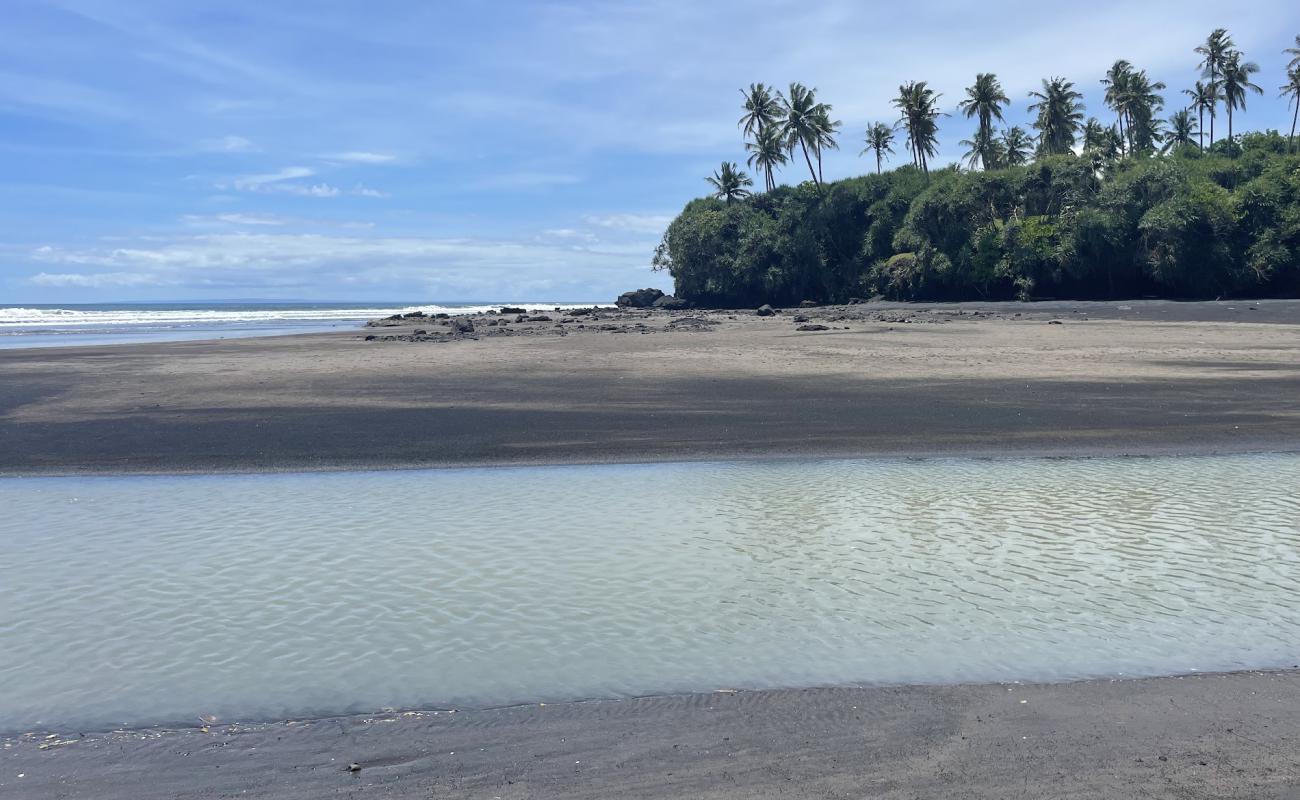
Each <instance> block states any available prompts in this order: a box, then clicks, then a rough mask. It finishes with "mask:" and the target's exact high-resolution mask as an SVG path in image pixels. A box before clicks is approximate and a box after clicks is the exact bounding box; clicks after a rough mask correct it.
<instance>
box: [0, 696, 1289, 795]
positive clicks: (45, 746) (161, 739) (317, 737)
mask: <svg viewBox="0 0 1300 800" xmlns="http://www.w3.org/2000/svg"><path fill="white" fill-rule="evenodd" d="M1298 693H1300V672H1296V671H1290V672H1242V673H1232V674H1222V675H1195V676H1185V677H1173V678H1148V679H1139V680H1098V681H1084V682H1079V683H1069V684H1057V685H1019V684H1009V685H973V686H914V687H893V688H863V689H854V688H841V689H805V690H777V691H762V692H740V693H732V692H713V693H705V694H692V695H671V696H664V697H648V698H640V699H633V700H620V701H597V702H587V703H562V704H555V705H530V706H517V707H511V708H503V709H491V710H482V711H460V712H458V713H446V712H445V711H443V712H440V713H434V712H407V713H385V714H375V715H364V716H355V717H340V718H330V719H320V720H308V721H295V722H280V723H259V724H223V723H221V722H217V723H213V724H210V725H209V726H207V729H206V730H204V729H201V728H197V727H196V728H187V729H171V730H158V729H145V730H137V731H122V732H113V733H105V734H87V735H81V734H78V733H74V732H59V734H58V735H57V736H55V737H54V738H46V735H45V734H39V735H30V736H16V737H9V738H6V739H4V741H3V750H0V793H3V794H4V796H5V797H13V798H18V799H19V800H25V799H26V798H33V800H34V799H35V798H42V799H43V800H44V799H45V798H92V797H93V798H105V799H107V800H111V799H112V798H123V799H124V800H125V798H164V797H167V798H171V797H193V798H208V797H214V798H215V797H228V796H236V795H237V796H240V797H267V798H271V797H274V798H317V797H323V796H334V795H342V796H366V797H384V798H406V797H411V798H415V797H458V798H461V797H463V798H527V797H578V798H583V797H590V798H605V797H611V796H620V797H633V798H640V797H645V798H661V797H699V798H749V797H827V798H831V797H835V798H838V797H862V796H869V797H881V798H900V799H901V798H915V797H970V798H1006V797H1016V796H1023V797H1034V798H1048V797H1053V798H1054V797H1088V798H1116V799H1118V798H1125V799H1127V798H1132V797H1161V798H1163V797H1170V798H1173V797H1178V798H1183V797H1216V798H1278V800H1282V798H1294V797H1296V796H1297V793H1298V792H1300V754H1297V751H1296V747H1295V743H1296V741H1297V740H1298V739H1300V714H1298V713H1296V711H1297V708H1296V699H1295V698H1296V697H1297V694H1298ZM354 763H355V764H356V765H357V766H358V767H360V769H359V770H357V771H350V770H349V766H350V765H351V764H354ZM19 775H21V776H22V777H17V776H19Z"/></svg>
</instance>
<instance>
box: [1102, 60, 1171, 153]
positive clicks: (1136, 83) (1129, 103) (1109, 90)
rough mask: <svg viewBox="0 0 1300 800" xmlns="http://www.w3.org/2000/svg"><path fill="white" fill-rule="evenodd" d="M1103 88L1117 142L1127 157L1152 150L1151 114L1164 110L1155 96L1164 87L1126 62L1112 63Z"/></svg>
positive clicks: (1161, 102)
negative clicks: (1116, 118)
mask: <svg viewBox="0 0 1300 800" xmlns="http://www.w3.org/2000/svg"><path fill="white" fill-rule="evenodd" d="M1101 82H1102V85H1104V86H1105V87H1106V94H1105V102H1106V105H1108V106H1110V107H1111V108H1112V109H1114V111H1115V113H1116V115H1117V117H1118V120H1117V122H1116V125H1117V126H1118V128H1117V130H1118V132H1119V135H1120V138H1121V139H1122V140H1123V141H1124V142H1125V143H1126V144H1127V151H1128V152H1129V153H1136V152H1148V151H1151V150H1154V149H1155V138H1154V129H1155V128H1157V127H1159V124H1160V123H1159V122H1157V121H1156V120H1155V113H1156V112H1157V111H1159V110H1160V109H1161V108H1164V105H1165V99H1164V98H1163V97H1161V96H1160V95H1159V92H1161V91H1164V88H1165V85H1164V84H1163V83H1161V82H1159V81H1156V82H1154V83H1153V82H1152V81H1151V79H1150V78H1148V77H1147V73H1146V70H1137V69H1134V68H1133V65H1132V64H1130V63H1129V62H1127V61H1123V60H1120V61H1116V62H1115V63H1114V65H1113V66H1111V68H1110V70H1109V71H1107V73H1106V77H1105V78H1102V80H1101Z"/></svg>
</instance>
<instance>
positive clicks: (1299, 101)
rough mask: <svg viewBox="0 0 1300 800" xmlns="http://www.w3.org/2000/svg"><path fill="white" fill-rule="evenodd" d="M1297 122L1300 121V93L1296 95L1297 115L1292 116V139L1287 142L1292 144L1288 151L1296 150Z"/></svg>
mask: <svg viewBox="0 0 1300 800" xmlns="http://www.w3.org/2000/svg"><path fill="white" fill-rule="evenodd" d="M1296 120H1300V93H1297V94H1296V98H1295V113H1294V114H1292V115H1291V138H1290V139H1289V140H1287V141H1288V142H1289V144H1290V147H1289V148H1288V149H1291V150H1294V149H1295V124H1296Z"/></svg>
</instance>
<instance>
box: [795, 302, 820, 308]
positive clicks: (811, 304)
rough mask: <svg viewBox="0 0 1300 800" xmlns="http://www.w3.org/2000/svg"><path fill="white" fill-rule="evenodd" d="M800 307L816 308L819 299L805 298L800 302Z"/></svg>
mask: <svg viewBox="0 0 1300 800" xmlns="http://www.w3.org/2000/svg"><path fill="white" fill-rule="evenodd" d="M799 307H800V308H816V307H817V301H816V300H804V301H803V302H801V303H799Z"/></svg>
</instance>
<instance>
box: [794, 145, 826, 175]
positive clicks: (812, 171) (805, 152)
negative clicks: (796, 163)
mask: <svg viewBox="0 0 1300 800" xmlns="http://www.w3.org/2000/svg"><path fill="white" fill-rule="evenodd" d="M799 148H800V149H801V150H803V160H804V161H805V162H806V163H807V164H808V173H809V174H810V175H812V179H813V183H815V184H816V185H817V186H818V187H820V186H821V185H822V182H821V181H820V180H818V179H817V170H815V169H813V163H812V159H811V158H809V157H808V145H807V144H805V143H804V140H803V139H800V140H799Z"/></svg>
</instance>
